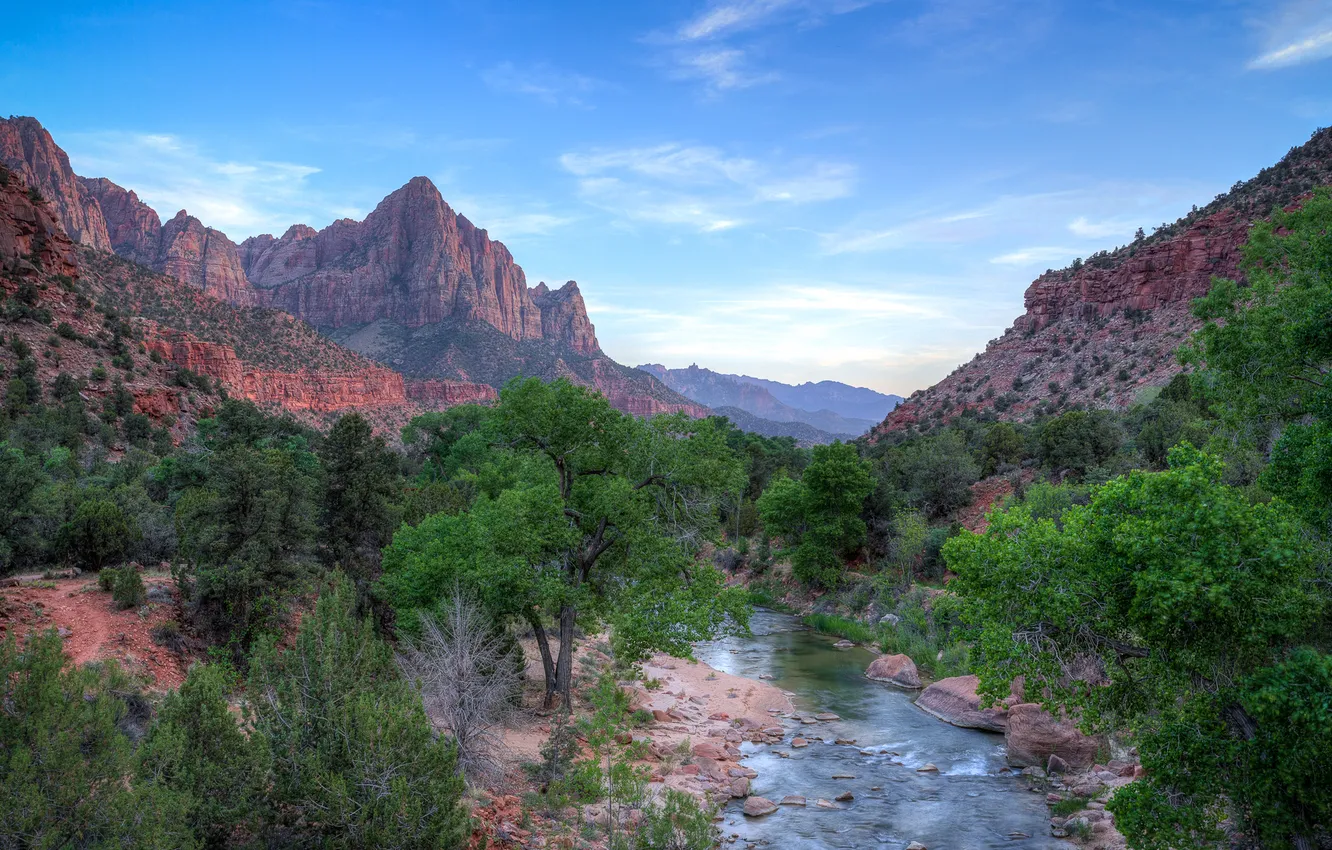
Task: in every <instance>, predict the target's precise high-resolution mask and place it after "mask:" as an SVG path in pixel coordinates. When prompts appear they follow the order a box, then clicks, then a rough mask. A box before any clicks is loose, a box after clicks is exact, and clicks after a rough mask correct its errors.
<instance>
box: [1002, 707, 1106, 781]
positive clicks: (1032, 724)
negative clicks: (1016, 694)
mask: <svg viewBox="0 0 1332 850" xmlns="http://www.w3.org/2000/svg"><path fill="white" fill-rule="evenodd" d="M1004 740H1005V741H1006V742H1007V744H1008V763H1009V764H1012V765H1016V766H1019V767H1028V766H1033V765H1034V766H1037V767H1044V766H1045V765H1047V764H1049V762H1050V756H1058V757H1059V758H1061V759H1063V761H1064V762H1065V763H1066V764H1067V765H1068V766H1069V767H1070V768H1074V769H1076V768H1082V767H1088V766H1090V765H1091V764H1092V763H1093V762H1094V761H1096V751H1097V749H1098V748H1099V746H1100V742H1099V741H1097V740H1096V739H1095V738H1089V737H1088V736H1086V735H1084V734H1082V733H1081V732H1079V731H1078V728H1077V727H1076V726H1074V725H1073V724H1072V723H1068V722H1065V721H1062V720H1058V719H1057V718H1055V716H1054V715H1052V714H1050V712H1048V711H1046V710H1045V709H1043V708H1041V707H1040V706H1039V705H1037V704H1036V703H1034V702H1025V703H1022V704H1021V705H1015V706H1013V707H1012V708H1010V709H1008V731H1006V732H1005V733H1004Z"/></svg>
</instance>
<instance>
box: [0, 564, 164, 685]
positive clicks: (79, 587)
mask: <svg viewBox="0 0 1332 850" xmlns="http://www.w3.org/2000/svg"><path fill="white" fill-rule="evenodd" d="M52 584H53V585H54V587H51V586H50V585H52ZM144 584H145V585H146V586H148V587H152V586H153V585H164V586H166V587H167V588H168V589H170V590H171V591H172V599H173V601H172V602H170V603H156V602H148V603H146V604H145V605H144V606H143V607H141V608H131V609H129V610H127V611H118V610H116V607H115V605H114V604H113V603H112V602H111V594H110V593H107V592H105V591H103V590H101V589H100V588H98V587H97V578H96V576H88V575H85V576H81V577H79V578H71V579H56V580H54V581H51V582H41V585H45V586H40V585H38V584H24V585H21V586H19V587H7V588H4V589H2V590H0V638H3V637H5V636H7V635H9V634H11V633H12V634H14V635H15V636H17V637H19V638H22V637H23V636H24V635H26V634H28V633H30V632H32V631H34V630H43V629H50V628H55V629H60V630H62V631H61V635H62V636H63V637H64V641H65V654H66V655H68V656H69V658H70V660H71V661H73V662H74V663H75V664H86V663H88V662H89V661H104V660H110V659H114V660H116V661H117V662H119V663H120V665H121V667H122V668H123V669H125V670H127V671H128V672H130V673H132V674H143V676H144V678H145V680H146V681H145V683H146V684H147V686H148V687H150V688H152V689H154V690H160V691H161V690H168V689H171V688H177V687H179V686H180V683H181V682H183V681H185V672H186V670H187V669H188V667H189V659H187V658H183V657H181V656H180V655H177V654H176V653H174V652H172V651H171V650H169V649H167V648H165V647H161V646H158V645H157V644H156V643H154V642H153V637H152V630H153V628H154V627H155V626H157V625H159V624H161V623H164V622H166V621H168V620H176V621H177V622H179V620H178V617H177V610H176V607H177V606H176V603H175V601H174V600H175V588H173V587H172V586H171V580H170V578H169V577H167V576H164V575H148V574H145V575H144ZM141 612H142V614H143V616H140V613H141Z"/></svg>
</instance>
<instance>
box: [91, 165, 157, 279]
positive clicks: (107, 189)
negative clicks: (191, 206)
mask: <svg viewBox="0 0 1332 850" xmlns="http://www.w3.org/2000/svg"><path fill="white" fill-rule="evenodd" d="M79 183H80V184H81V185H82V186H83V188H84V189H85V190H87V192H88V194H90V195H91V196H92V197H93V198H94V199H96V201H97V205H98V207H100V208H101V210H102V218H103V219H104V220H105V222H106V232H107V235H108V236H109V237H110V239H111V250H113V251H115V252H116V253H117V254H119V255H120V256H122V257H124V258H125V259H127V260H131V261H133V262H136V263H138V264H139V265H141V266H147V267H148V268H151V269H157V270H158V271H161V268H160V267H159V265H158V255H159V254H160V253H161V242H162V219H160V218H158V216H157V211H156V210H154V209H153V208H152V207H150V206H148V205H147V204H145V203H144V202H143V201H141V200H139V196H138V195H137V194H135V193H134V192H133V191H131V190H129V189H124V188H121V187H120V186H117V185H116V184H115V183H112V182H111V181H110V180H107V179H106V178H105V177H93V178H88V177H80V178H79Z"/></svg>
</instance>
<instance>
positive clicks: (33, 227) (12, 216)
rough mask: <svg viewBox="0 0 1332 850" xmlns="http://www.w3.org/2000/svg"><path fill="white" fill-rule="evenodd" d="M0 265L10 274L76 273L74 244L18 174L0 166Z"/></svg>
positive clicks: (53, 214)
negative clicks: (32, 194) (31, 194)
mask: <svg viewBox="0 0 1332 850" xmlns="http://www.w3.org/2000/svg"><path fill="white" fill-rule="evenodd" d="M0 269H3V270H4V271H6V272H8V273H9V276H10V277H13V278H22V277H27V276H34V277H35V276H36V275H38V274H41V273H44V274H53V275H55V274H63V275H69V276H71V277H74V276H77V275H78V269H77V268H76V266H75V258H74V248H73V245H71V244H70V241H69V238H68V237H67V236H66V235H65V231H64V229H63V228H62V227H61V224H60V222H59V221H58V220H57V218H56V213H55V210H54V209H53V208H52V206H51V205H50V204H49V203H47V202H44V201H35V200H33V198H32V197H31V196H30V195H29V193H28V186H27V185H26V182H25V181H24V180H23V179H21V178H20V176H19V175H18V174H16V173H14V172H12V171H10V170H9V169H8V168H5V167H4V166H0Z"/></svg>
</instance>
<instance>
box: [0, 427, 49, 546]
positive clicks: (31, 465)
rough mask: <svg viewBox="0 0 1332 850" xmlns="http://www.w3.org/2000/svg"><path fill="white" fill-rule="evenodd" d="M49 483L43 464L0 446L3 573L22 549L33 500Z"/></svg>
mask: <svg viewBox="0 0 1332 850" xmlns="http://www.w3.org/2000/svg"><path fill="white" fill-rule="evenodd" d="M45 480H46V476H45V475H43V474H42V467H41V463H40V462H38V460H37V458H34V457H29V456H28V455H27V454H26V453H25V452H24V451H23V450H22V449H21V448H19V447H17V446H13V445H10V444H9V443H8V442H0V571H7V570H9V569H10V568H11V567H12V566H13V563H14V556H15V552H16V550H17V549H20V548H22V546H23V541H22V540H21V539H20V538H22V537H25V536H26V534H25V531H26V529H25V525H26V523H27V520H28V518H29V514H30V512H31V511H32V508H33V496H34V494H35V493H36V492H37V488H38V487H40V486H41V485H42V483H43V482H44V481H45Z"/></svg>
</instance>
